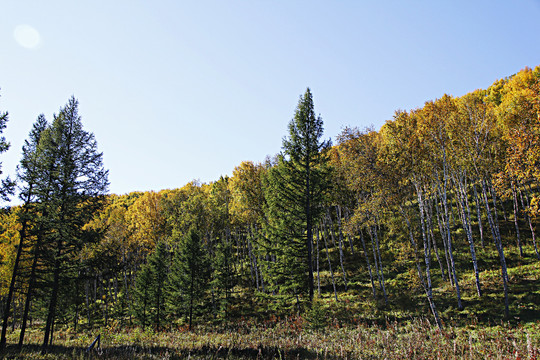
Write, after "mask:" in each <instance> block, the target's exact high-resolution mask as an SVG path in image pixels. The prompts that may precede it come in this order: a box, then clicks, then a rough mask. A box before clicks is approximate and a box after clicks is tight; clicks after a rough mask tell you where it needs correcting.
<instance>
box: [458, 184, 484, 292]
mask: <svg viewBox="0 0 540 360" xmlns="http://www.w3.org/2000/svg"><path fill="white" fill-rule="evenodd" d="M464 179H465V175H464V174H462V175H456V176H455V177H454V182H455V184H456V187H457V200H458V204H459V210H460V213H461V223H462V225H463V230H464V231H465V233H466V234H467V240H468V241H469V249H470V252H471V258H472V262H473V268H474V276H475V279H476V293H477V294H478V296H482V290H481V287H480V274H479V270H478V261H477V260H476V249H475V247H474V239H473V236H472V227H471V220H470V219H471V214H470V213H471V211H470V208H469V200H468V199H467V191H466V187H467V184H466V183H465V180H464Z"/></svg>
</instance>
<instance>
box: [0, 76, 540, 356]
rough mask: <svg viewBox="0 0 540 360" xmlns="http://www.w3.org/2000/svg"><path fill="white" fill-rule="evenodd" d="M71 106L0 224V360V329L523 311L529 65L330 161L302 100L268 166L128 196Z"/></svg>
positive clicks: (530, 146)
mask: <svg viewBox="0 0 540 360" xmlns="http://www.w3.org/2000/svg"><path fill="white" fill-rule="evenodd" d="M77 108H78V103H77V101H76V100H75V99H74V98H72V99H71V100H70V101H69V102H68V104H67V105H66V106H65V108H63V109H62V110H61V112H60V114H59V115H57V116H55V118H54V120H53V122H52V123H51V124H49V123H48V122H47V120H46V119H45V118H44V117H43V116H40V117H39V118H38V120H37V121H36V123H35V124H34V128H33V130H32V132H31V133H30V135H29V138H28V140H27V141H26V143H25V147H24V148H23V159H22V160H21V164H20V166H19V176H18V179H17V186H18V187H19V189H20V197H21V199H22V201H23V202H24V204H23V205H20V206H16V207H12V208H10V209H8V210H7V211H5V212H4V213H3V214H2V215H1V222H0V223H1V230H2V232H1V237H2V241H1V242H0V258H1V263H0V295H1V298H2V315H3V320H4V322H3V333H2V335H3V337H2V343H0V345H3V344H5V333H6V331H7V330H6V329H7V328H8V327H12V328H15V327H17V328H21V336H20V344H21V345H22V343H23V341H24V329H25V328H26V326H27V324H28V323H30V322H32V323H34V324H39V326H42V327H43V328H44V340H43V344H44V346H47V345H48V344H50V343H51V342H52V337H53V331H54V328H55V327H58V326H65V325H66V326H67V325H69V326H73V327H75V328H77V327H79V326H85V327H92V326H101V325H107V324H110V323H111V322H118V323H120V324H123V325H134V324H139V325H141V326H145V327H146V326H152V327H154V328H155V329H158V330H159V329H169V328H176V327H183V326H185V327H186V328H189V329H191V328H192V327H193V326H195V325H196V324H209V323H218V324H221V323H234V322H236V321H239V320H240V319H246V318H249V319H255V320H257V321H259V320H260V321H262V320H264V321H268V320H269V319H275V318H276V317H286V316H290V315H293V314H299V315H303V316H306V318H308V319H311V320H310V321H313V322H317V323H319V322H322V323H324V322H325V321H329V319H330V318H332V319H333V320H335V321H338V322H342V323H347V322H349V323H354V322H355V321H369V320H370V319H371V320H373V319H376V316H379V315H380V314H385V315H384V316H388V314H391V313H393V314H396V313H400V314H401V315H400V316H398V317H406V316H410V315H411V314H412V315H414V316H416V315H419V314H422V313H424V315H426V314H430V315H429V316H430V317H431V318H432V319H433V322H434V324H436V326H439V327H442V326H444V322H446V321H449V317H450V316H454V314H459V313H460V312H461V311H467V308H468V307H472V306H473V304H478V303H480V299H484V300H482V301H492V302H491V303H490V306H491V307H490V308H489V309H491V310H489V311H486V312H482V311H478V312H476V309H477V308H474V309H475V314H476V315H477V316H479V317H485V318H494V319H496V318H498V317H499V316H502V315H501V314H503V315H504V317H505V318H509V317H510V316H511V315H516V314H518V315H521V314H522V312H521V310H520V309H518V308H517V305H516V302H515V301H514V300H515V299H516V298H517V297H518V295H523V296H525V295H526V294H517V295H516V291H517V290H516V288H513V284H515V283H516V281H517V280H516V279H517V278H516V277H515V276H517V275H512V274H513V273H512V272H511V271H510V270H512V271H514V270H515V272H517V273H519V271H521V272H520V274H523V273H525V272H527V271H529V270H530V269H531V266H532V268H533V269H536V270H538V264H539V261H538V260H539V259H540V255H539V252H538V245H537V240H536V233H535V231H536V225H537V223H538V217H539V215H540V205H539V199H540V191H539V186H538V185H539V180H540V166H539V165H540V164H539V161H540V66H539V67H536V68H535V69H534V70H533V69H529V68H526V69H524V70H522V71H520V72H519V73H517V74H515V75H513V76H511V77H509V78H506V79H502V80H498V81H496V82H495V83H493V85H492V86H490V87H489V88H488V89H486V90H476V91H474V92H471V93H468V94H466V95H463V96H461V97H453V96H449V95H444V96H443V97H441V98H440V99H437V100H433V101H428V102H426V103H425V104H424V106H423V107H422V108H419V109H414V110H410V111H402V110H399V111H396V113H395V115H394V118H393V119H392V120H389V121H387V122H386V124H384V125H383V126H382V128H381V129H380V130H379V131H376V130H375V129H369V128H368V129H357V128H346V129H344V130H343V132H342V133H341V134H340V135H339V136H338V138H337V144H335V145H333V146H332V144H331V143H330V141H326V140H324V136H323V120H322V118H321V117H320V116H316V115H315V112H314V102H313V95H312V94H311V91H310V90H309V89H307V90H306V92H305V93H304V94H303V95H302V96H301V97H300V100H299V102H298V106H297V108H296V111H295V114H294V117H293V119H292V120H291V122H290V123H289V128H288V131H287V133H286V137H285V138H284V140H283V147H282V152H281V153H279V154H277V155H276V156H274V157H272V158H268V160H266V161H265V162H263V163H254V162H249V161H246V162H242V163H241V164H239V165H238V166H237V167H236V168H235V169H234V171H233V173H232V176H231V177H221V178H220V179H218V180H216V181H215V182H212V183H208V184H201V183H199V182H197V181H193V182H190V183H188V184H186V185H185V186H183V187H182V188H179V189H173V190H162V191H159V192H154V191H148V192H134V193H130V194H126V195H106V188H107V185H108V181H107V171H106V170H105V169H104V168H103V165H102V162H101V153H99V152H98V151H97V143H96V141H95V139H94V137H93V135H92V134H90V133H87V132H85V131H84V130H83V128H82V122H81V118H80V116H79V115H78V112H77ZM2 121H4V120H2ZM5 121H7V114H5ZM5 121H4V122H3V123H2V124H3V126H4V127H5ZM284 130H285V129H284ZM4 143H5V141H4ZM0 147H1V148H2V149H4V148H5V146H3V145H1V144H0ZM4 189H6V191H7V193H9V184H8V183H6V184H5V186H4ZM7 193H6V194H7ZM19 244H20V245H19ZM509 259H511V261H509ZM516 269H517V270H516ZM531 271H532V270H531ZM486 291H487V292H488V293H489V296H488V297H487V298H486V294H485V293H486ZM532 296H538V295H537V294H536V295H535V294H532ZM464 299H467V300H464ZM486 299H487V300H486ZM519 299H520V301H525V300H523V299H524V298H523V297H520V298H519ZM456 309H457V310H456ZM486 309H487V308H486ZM320 311H322V312H323V313H324V314H325V316H323V317H322V318H321V317H319V316H318V315H320ZM530 314H533V315H531V316H537V317H538V316H540V315H539V314H538V310H536V313H535V312H534V311H533V312H532V313H530ZM530 314H529V315H530Z"/></svg>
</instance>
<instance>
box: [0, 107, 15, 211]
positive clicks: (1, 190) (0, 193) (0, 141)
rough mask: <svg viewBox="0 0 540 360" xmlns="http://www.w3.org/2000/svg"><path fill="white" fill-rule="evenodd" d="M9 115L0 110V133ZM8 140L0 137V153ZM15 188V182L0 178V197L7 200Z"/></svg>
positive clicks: (6, 146)
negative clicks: (0, 179)
mask: <svg viewBox="0 0 540 360" xmlns="http://www.w3.org/2000/svg"><path fill="white" fill-rule="evenodd" d="M8 119H9V116H8V113H7V111H6V112H0V134H2V133H3V132H4V130H5V129H6V126H7V122H8ZM9 146H10V144H9V142H8V141H7V140H6V138H5V137H4V136H1V137H0V154H1V153H3V152H6V151H8V150H9ZM1 174H2V163H1V162H0V175H1ZM14 189H15V183H14V182H13V181H11V180H10V179H9V177H8V178H6V179H2V185H1V186H0V198H1V199H2V200H4V201H8V200H9V196H10V195H13V191H14Z"/></svg>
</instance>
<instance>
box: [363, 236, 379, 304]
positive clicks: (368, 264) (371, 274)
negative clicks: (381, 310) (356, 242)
mask: <svg viewBox="0 0 540 360" xmlns="http://www.w3.org/2000/svg"><path fill="white" fill-rule="evenodd" d="M360 240H361V241H362V248H363V249H364V255H365V257H366V262H367V267H368V272H369V280H370V281H371V290H373V299H374V300H377V292H376V289H375V281H374V280H373V273H372V272H371V264H370V261H369V255H368V253H367V251H366V242H365V241H364V233H363V232H362V230H360Z"/></svg>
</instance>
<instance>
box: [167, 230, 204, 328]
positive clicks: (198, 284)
mask: <svg viewBox="0 0 540 360" xmlns="http://www.w3.org/2000/svg"><path fill="white" fill-rule="evenodd" d="M209 285H210V263H209V259H208V255H207V253H206V252H205V251H204V249H203V244H202V243H201V239H200V237H199V234H198V233H197V231H196V230H193V229H192V230H190V231H189V233H188V234H187V235H185V236H184V237H183V238H182V239H181V241H180V243H179V246H178V248H177V249H176V253H175V254H174V257H173V263H172V265H171V271H170V275H169V280H168V288H169V289H170V290H169V291H170V294H169V298H168V304H169V307H170V308H172V309H173V311H175V313H176V314H177V315H180V313H181V312H182V313H183V314H184V316H185V317H186V318H187V320H188V323H189V328H190V329H191V326H192V323H193V318H195V317H197V316H198V315H199V314H200V313H201V312H202V309H203V307H204V306H205V305H206V304H207V290H208V287H209Z"/></svg>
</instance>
